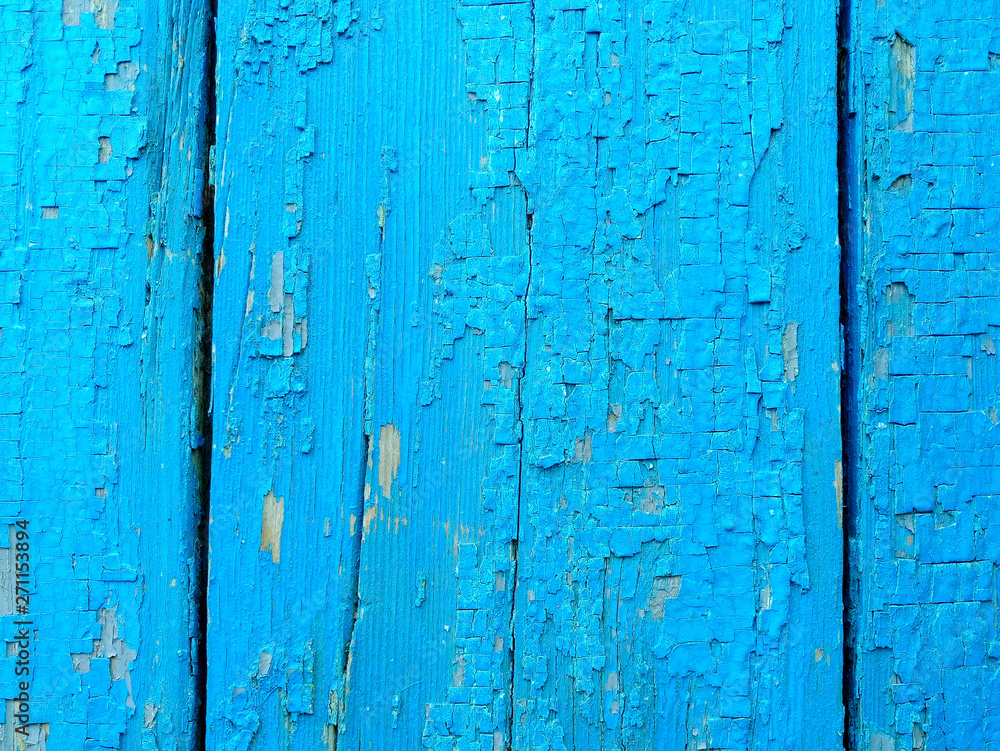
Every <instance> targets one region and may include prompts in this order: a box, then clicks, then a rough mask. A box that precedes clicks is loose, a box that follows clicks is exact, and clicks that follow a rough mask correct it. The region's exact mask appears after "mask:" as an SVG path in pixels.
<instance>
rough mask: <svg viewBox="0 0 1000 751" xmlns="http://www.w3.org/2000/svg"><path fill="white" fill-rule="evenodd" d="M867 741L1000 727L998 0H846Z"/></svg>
mask: <svg viewBox="0 0 1000 751" xmlns="http://www.w3.org/2000/svg"><path fill="white" fill-rule="evenodd" d="M850 12H851V17H850V23H849V25H848V27H847V28H848V31H849V33H850V35H851V36H850V38H849V40H850V54H851V57H850V65H851V70H850V77H849V83H850V89H849V90H848V94H849V100H848V105H849V108H850V113H849V114H850V117H851V119H850V120H848V121H847V122H848V125H849V127H848V130H847V134H848V136H849V140H848V141H847V145H848V147H849V149H850V151H849V156H850V159H849V160H848V162H847V163H848V165H849V167H850V177H851V185H850V187H851V192H850V201H849V203H848V205H847V207H846V208H847V209H848V212H847V214H846V216H847V218H848V220H849V222H848V229H849V232H850V236H849V239H850V241H849V243H848V248H849V251H850V252H849V260H850V274H849V277H848V279H847V281H848V285H847V289H848V291H849V293H850V297H849V308H848V310H849V314H850V317H852V318H853V319H855V320H856V321H857V322H858V323H857V325H856V326H855V328H854V329H853V330H852V332H851V336H849V341H850V344H851V351H850V354H851V357H850V359H849V361H850V362H851V368H850V369H849V371H848V372H849V375H850V376H851V378H852V388H851V393H852V395H853V401H852V407H853V412H852V413H851V414H850V415H849V419H848V424H849V425H856V426H857V429H856V430H855V431H854V432H852V434H851V436H850V438H851V453H852V454H853V455H854V456H857V457H858V458H859V460H860V461H859V464H858V469H857V473H856V474H855V475H853V476H849V477H848V488H849V492H850V496H851V499H852V504H851V505H852V507H853V513H852V515H851V516H852V518H851V521H852V527H853V529H852V530H851V534H852V538H853V548H852V555H851V561H852V569H853V571H854V576H853V580H852V587H851V597H850V603H849V604H850V606H851V630H852V632H853V637H854V638H853V646H852V652H853V662H854V671H855V679H854V682H853V683H854V695H853V696H852V697H851V704H852V707H853V711H852V716H853V717H854V722H853V727H852V729H851V730H852V733H851V734H852V743H853V746H852V747H854V748H859V749H869V748H871V749H880V750H882V749H902V748H906V749H910V748H913V749H923V748H928V749H931V748H939V749H959V748H963V749H965V748H984V749H986V748H998V747H1000V729H998V728H1000V726H998V721H1000V709H998V708H997V706H996V701H995V700H994V699H993V697H995V696H997V693H998V691H1000V682H998V678H997V675H998V674H997V664H998V663H997V658H998V656H1000V655H998V652H997V649H998V646H997V645H998V644H1000V641H998V634H997V581H996V565H997V563H998V561H1000V558H998V555H1000V553H998V550H1000V545H998V540H1000V526H998V524H1000V522H998V520H997V497H998V494H1000V469H998V467H1000V453H998V449H1000V428H998V427H997V423H998V414H997V409H998V406H1000V377H998V376H1000V371H998V365H997V362H998V360H997V356H996V346H995V343H996V342H997V341H998V335H1000V331H998V328H997V327H998V326H1000V299H998V297H997V290H998V287H1000V273H998V269H1000V265H998V261H997V255H996V253H995V250H994V247H993V246H994V244H995V238H996V236H997V232H998V228H1000V204H998V201H997V197H996V193H994V192H993V191H994V190H996V187H997V183H996V169H995V161H996V158H997V149H998V136H997V132H998V124H1000V86H998V83H1000V45H998V41H997V40H998V39H1000V17H998V14H997V9H996V6H995V5H992V4H989V3H978V2H968V3H958V4H951V5H948V4H940V3H937V4H929V5H923V6H919V7H918V6H915V5H913V4H909V3H903V2H896V1H895V0H891V1H890V2H888V3H871V2H867V1H866V0H865V1H860V2H855V3H851V5H850Z"/></svg>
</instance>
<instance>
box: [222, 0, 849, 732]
mask: <svg viewBox="0 0 1000 751" xmlns="http://www.w3.org/2000/svg"><path fill="white" fill-rule="evenodd" d="M418 5H419V7H417V6H418ZM702 11H703V9H701V8H699V7H698V6H696V4H693V3H692V4H686V3H674V2H653V3H643V4H638V3H631V2H612V3H603V4H598V3H596V2H586V1H584V2H578V3H566V2H558V1H556V0H545V1H536V2H534V3H532V2H504V3H496V4H491V3H489V2H472V1H471V0H462V2H458V3H440V4H437V3H435V4H405V3H403V4H400V3H380V2H370V1H369V0H350V1H349V2H348V0H337V2H322V1H318V0H317V1H314V2H307V1H305V0H297V1H292V2H285V3H277V2H275V3H268V2H255V1H254V0H247V1H246V2H244V3H242V4H225V3H224V4H222V7H221V8H220V21H219V34H220V60H221V61H222V67H221V68H220V73H219V93H220V108H219V113H220V114H219V127H220V137H219V143H220V144H222V145H221V146H220V147H219V148H218V149H217V150H216V174H217V176H218V183H219V185H218V190H219V194H218V195H219V200H218V206H217V211H216V215H217V216H218V217H219V218H220V228H221V227H222V226H223V225H222V224H221V222H222V221H224V222H225V224H224V227H225V232H224V233H223V232H221V231H220V232H219V233H217V268H219V267H221V268H220V270H219V272H218V280H217V293H216V306H215V334H216V335H215V341H216V373H215V379H216V382H215V387H216V390H215V393H216V398H215V402H214V404H215V419H216V435H217V436H224V438H222V439H221V440H217V441H216V444H217V445H216V452H215V456H216V469H215V470H214V471H213V483H214V484H213V520H212V569H211V582H210V603H209V606H210V611H211V615H210V620H211V626H210V631H209V640H210V641H209V696H210V713H209V738H210V743H209V745H210V747H212V748H226V749H248V748H261V749H262V748H295V747H306V746H310V747H311V746H313V745H315V746H316V747H324V744H325V747H327V748H338V747H340V748H355V747H359V748H382V747H387V746H393V745H400V746H405V747H424V748H432V749H503V748H539V749H573V748H577V749H584V748H587V749H589V748H619V747H622V746H625V747H647V746H648V747H669V748H691V749H699V748H701V749H744V748H765V747H771V746H772V745H775V744H780V745H782V746H783V747H788V748H810V749H813V748H838V747H842V742H841V738H840V725H841V722H840V715H839V712H838V711H837V710H836V707H838V706H839V697H840V690H841V659H840V655H841V647H842V644H841V626H842V619H841V606H840V590H841V585H840V577H841V558H840V554H841V549H842V534H841V531H840V528H839V526H838V520H839V518H840V508H839V499H840V496H839V494H838V492H839V491H838V485H837V483H838V478H839V477H840V474H839V472H840V469H839V467H840V466H841V465H840V464H839V461H840V443H839V434H840V431H839V414H838V410H837V408H838V405H839V402H840V396H839V382H840V367H839V356H840V333H839V326H838V317H839V306H838V294H837V284H838V276H839V266H838V261H839V249H838V245H837V221H836V119H835V114H836V77H835V73H836V71H835V37H836V28H835V22H836V9H835V8H834V7H832V6H827V5H821V4H813V3H805V4H798V3H797V4H794V7H793V6H792V5H788V6H786V5H785V4H783V3H781V2H777V1H774V2H769V1H766V0H757V1H756V2H751V3H726V4H723V5H722V6H720V7H717V8H715V9H714V11H713V12H712V14H711V15H709V16H706V15H705V13H703V12H702ZM222 217H225V220H223V219H222ZM279 256H280V257H281V261H280V264H279V262H278V261H277V260H276V259H277V258H279ZM292 257H294V258H295V259H296V260H295V261H290V260H289V259H290V258H292ZM223 258H224V259H225V263H224V266H223V265H222V264H221V261H222V259H223ZM307 258H308V261H307V262H306V261H305V260H304V259H307ZM278 265H280V268H281V269H283V270H284V271H283V272H282V274H278V273H277V272H276V271H275V269H276V268H277V267H278ZM291 268H295V269H300V270H302V271H303V272H304V275H303V276H302V277H301V278H297V280H295V281H293V280H292V279H291V277H289V269H291ZM300 285H301V286H300ZM290 290H294V291H293V292H290ZM279 293H280V294H279ZM289 294H292V295H296V296H297V297H295V299H294V311H291V310H289V308H288V302H287V301H288V297H289ZM307 306H308V326H309V338H308V346H306V345H305V344H304V343H302V344H301V345H298V344H294V341H293V350H292V351H289V350H288V349H287V345H286V344H285V342H286V341H287V339H286V333H285V332H286V331H287V330H289V329H288V327H289V326H292V327H294V326H295V325H296V323H297V322H298V320H299V318H300V317H301V318H302V321H303V329H304V322H305V316H306V309H307ZM292 331H293V332H294V329H292ZM293 336H294V333H293ZM305 434H308V436H309V437H308V441H305V440H304V439H302V438H300V436H304V435H305ZM831 436H832V437H834V440H830V439H829V438H830V437H831ZM303 446H308V450H303ZM268 493H273V496H274V497H275V498H279V497H280V498H283V499H284V500H283V507H282V508H283V517H282V518H283V526H282V533H281V540H280V542H281V557H280V563H276V561H275V559H273V558H272V554H273V551H274V546H273V542H272V543H271V545H270V546H263V545H259V544H258V542H257V539H258V535H259V534H267V535H268V539H273V535H271V534H270V532H268V531H267V530H259V529H258V528H257V524H258V523H260V522H259V521H258V520H261V518H262V512H261V499H262V498H265V496H266V495H267V494H268ZM265 517H266V518H265V524H266V523H268V522H267V518H273V515H272V517H267V514H266V511H265ZM260 539H261V540H262V541H263V540H264V537H261V538H260ZM262 548H265V549H262ZM237 610H238V612H239V617H240V618H241V621H242V622H243V623H244V624H246V626H245V628H244V629H242V630H241V631H240V632H239V634H238V635H236V634H234V633H233V631H232V629H231V627H230V626H229V625H228V623H229V622H230V621H231V620H232V619H233V618H234V616H235V613H236V611H237ZM307 644H312V645H323V646H322V647H321V648H320V647H318V646H314V649H315V657H314V659H313V661H312V663H311V664H312V666H313V667H312V670H311V672H308V676H309V677H308V681H310V687H311V689H310V690H311V692H312V696H314V697H315V700H314V701H313V702H308V703H304V704H303V703H299V704H297V705H296V706H298V707H300V709H298V710H294V711H293V709H292V704H293V702H292V699H291V698H290V697H292V695H293V689H292V686H291V683H290V682H289V680H290V679H286V678H285V674H286V672H285V671H278V672H277V673H276V672H275V667H274V666H276V665H285V664H287V665H292V664H298V663H297V662H296V661H297V660H298V658H297V657H296V658H293V657H292V655H297V654H299V653H300V652H301V651H302V650H303V649H305V646H304V645H307ZM262 650H263V651H265V652H266V653H267V654H268V655H269V657H268V664H269V665H272V666H271V667H270V669H269V671H268V673H267V675H266V676H263V677H262V676H261V675H260V669H259V666H260V665H261V664H263V663H262V662H261V659H262V658H261V654H262ZM816 655H819V658H818V659H817V657H816ZM272 661H273V664H272ZM296 674H298V673H296ZM302 675H303V676H305V675H306V672H303V673H302ZM297 680H298V679H297ZM302 680H303V681H305V680H307V679H306V678H305V677H303V678H302ZM303 707H305V708H303ZM831 707H832V708H833V709H831ZM300 744H301V746H300Z"/></svg>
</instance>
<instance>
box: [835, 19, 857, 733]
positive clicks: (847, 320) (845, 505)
mask: <svg viewBox="0 0 1000 751" xmlns="http://www.w3.org/2000/svg"><path fill="white" fill-rule="evenodd" d="M852 10H853V9H852V0H839V7H838V13H837V187H838V191H837V194H838V195H837V217H838V240H839V243H840V329H841V336H842V337H843V341H842V350H843V357H842V370H841V377H840V426H841V428H840V429H841V462H842V464H841V504H842V509H841V523H842V527H843V540H844V542H843V544H844V563H843V595H842V599H843V619H844V625H843V631H844V645H843V703H844V730H843V733H844V735H843V742H844V749H845V751H856V746H857V744H856V743H855V729H856V728H855V726H856V722H857V702H856V698H855V697H856V695H857V692H856V690H855V681H856V672H855V666H856V639H857V635H856V629H855V622H854V619H855V617H856V612H855V597H854V592H855V591H856V586H855V575H856V572H855V570H854V567H853V565H852V564H853V559H852V547H853V545H852V539H853V537H854V535H855V528H856V523H857V488H858V476H859V473H858V466H857V462H858V459H859V457H860V448H859V440H860V433H859V431H860V424H859V421H858V413H857V403H858V402H857V398H856V397H857V394H856V391H857V388H858V374H859V372H860V357H861V341H860V338H859V325H860V321H858V319H857V314H858V310H859V309H858V305H857V295H858V288H857V281H858V274H859V268H858V264H859V262H860V258H859V256H858V248H859V246H858V242H857V237H856V236H855V231H856V227H857V223H856V221H855V220H856V212H857V209H858V194H857V187H858V183H857V174H858V163H857V159H858V156H857V149H856V145H857V143H856V141H857V136H856V127H857V126H856V123H855V121H854V116H853V112H852V102H851V100H850V91H851V88H850V85H851V78H850V77H851V74H852V70H851V62H852V61H851V43H852V40H851V14H852Z"/></svg>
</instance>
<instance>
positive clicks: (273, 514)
mask: <svg viewBox="0 0 1000 751" xmlns="http://www.w3.org/2000/svg"><path fill="white" fill-rule="evenodd" d="M284 523H285V499H284V498H283V497H278V498H275V496H274V491H273V490H269V491H267V495H266V496H264V506H263V508H262V510H261V523H260V549H261V551H262V552H263V551H265V550H268V549H270V551H271V560H272V561H274V562H275V563H280V562H281V527H282V526H283V525H284Z"/></svg>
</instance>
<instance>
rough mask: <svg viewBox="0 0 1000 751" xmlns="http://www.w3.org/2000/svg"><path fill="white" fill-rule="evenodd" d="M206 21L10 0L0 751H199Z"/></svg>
mask: <svg viewBox="0 0 1000 751" xmlns="http://www.w3.org/2000/svg"><path fill="white" fill-rule="evenodd" d="M206 20H207V19H206V16H205V9H204V7H203V6H202V5H201V4H200V3H189V2H176V3H159V4H157V3H140V2H135V1H134V0H120V2H93V1H91V0H62V1H59V0H34V1H31V0H28V1H23V0H13V1H12V2H4V3H0V38H2V48H3V56H2V57H3V65H4V71H5V76H4V81H5V83H6V85H5V86H4V87H3V88H2V94H0V96H2V101H3V104H2V106H3V115H4V117H3V124H2V126H0V127H2V130H3V142H4V146H3V149H2V151H3V155H2V157H0V161H2V166H0V173H2V177H0V185H2V187H0V206H2V214H3V216H4V221H3V222H2V229H0V269H2V270H0V278H2V281H0V289H2V291H3V292H2V298H0V374H2V375H0V382H2V383H3V387H2V388H3V396H2V398H0V405H2V406H0V412H2V417H0V426H2V427H0V432H2V434H3V438H2V440H0V478H2V482H3V487H4V489H5V491H4V493H5V495H4V500H3V501H2V502H0V517H2V518H0V524H2V528H3V530H4V532H3V535H2V537H3V541H2V542H0V545H2V548H3V549H2V551H0V553H2V555H0V560H2V563H0V568H2V571H3V574H2V576H3V578H4V580H5V581H4V585H3V591H4V593H5V597H4V605H3V612H2V615H0V629H2V630H3V633H4V636H5V639H7V640H8V641H10V639H11V638H12V637H13V635H14V634H15V633H16V629H17V628H18V627H17V626H16V622H17V621H18V620H23V618H24V616H25V615H27V616H28V617H29V620H30V621H31V624H32V625H31V627H30V631H31V634H32V639H31V641H32V644H33V646H32V649H31V650H30V651H31V657H30V663H31V665H30V673H29V674H28V675H27V676H18V675H17V674H16V669H17V667H19V666H17V664H16V659H15V658H16V655H15V654H14V653H12V652H11V651H10V650H9V649H8V650H5V652H4V655H3V656H0V673H2V675H3V680H2V681H0V687H2V689H0V690H2V691H3V699H4V700H5V701H6V708H7V710H6V713H5V719H4V724H3V726H2V730H0V745H2V746H3V747H4V748H14V747H15V744H18V745H16V747H17V748H29V749H34V750H36V751H37V750H42V749H45V748H49V749H91V748H98V747H100V748H116V749H117V748H129V749H139V748H142V749H157V750H158V751H167V750H168V749H182V748H193V744H194V739H195V734H196V733H195V727H196V724H197V720H196V711H195V709H196V687H195V685H196V678H195V676H196V675H197V673H198V670H199V668H198V665H197V655H196V650H195V648H196V646H197V643H198V638H199V633H198V623H197V611H196V603H197V598H196V596H195V592H196V589H197V555H198V551H197V547H196V537H195V535H194V534H193V530H194V526H195V520H196V513H197V509H196V507H197V477H196V475H197V472H196V461H195V457H194V456H193V447H197V446H198V444H199V442H200V436H199V433H198V431H199V425H198V423H197V409H196V401H197V400H196V388H197V380H196V378H195V371H196V368H197V367H198V355H197V347H196V342H197V341H198V337H199V326H200V325H201V324H200V316H199V314H198V310H197V306H198V281H199V278H200V275H201V271H200V254H201V249H202V238H203V236H204V230H203V228H202V227H201V223H200V220H199V215H200V213H201V193H202V189H203V174H202V172H203V171H202V166H203V156H202V154H203V150H202V148H203V147H202V144H203V143H204V140H205V134H204V124H203V123H204V118H205V107H206V102H205V89H204V81H205V78H204V73H205V59H204V54H203V50H204V38H205V34H206ZM16 520H25V521H26V522H27V528H28V530H29V531H30V556H31V559H30V560H31V566H32V568H31V571H32V578H31V580H30V586H29V588H30V602H29V607H28V613H27V614H18V613H17V608H16V603H15V601H14V599H13V597H12V595H13V593H14V592H13V590H14V587H13V586H12V584H15V583H16V581H15V580H14V579H13V574H12V572H13V565H14V562H15V555H16V553H17V552H18V551H17V548H16V545H17V544H19V543H18V541H17V538H16V536H15V534H14V530H15V529H16V528H15V527H14V526H12V525H13V524H14V523H15V521H16ZM8 529H10V530H11V535H10V542H9V543H8V534H7V530H8ZM167 541H169V544H164V543H165V542H167ZM25 544H27V543H25ZM24 678H28V679H29V680H28V681H27V682H28V683H29V684H30V687H29V689H28V691H27V693H28V694H29V695H30V698H31V701H30V712H29V714H30V719H31V724H30V726H29V728H28V733H27V734H26V735H17V736H15V728H16V727H17V726H19V725H20V721H18V720H17V719H16V718H15V717H14V712H15V707H17V706H19V704H20V703H19V702H16V701H15V699H16V697H17V696H19V695H20V692H21V685H20V681H21V680H23V679H24Z"/></svg>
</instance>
